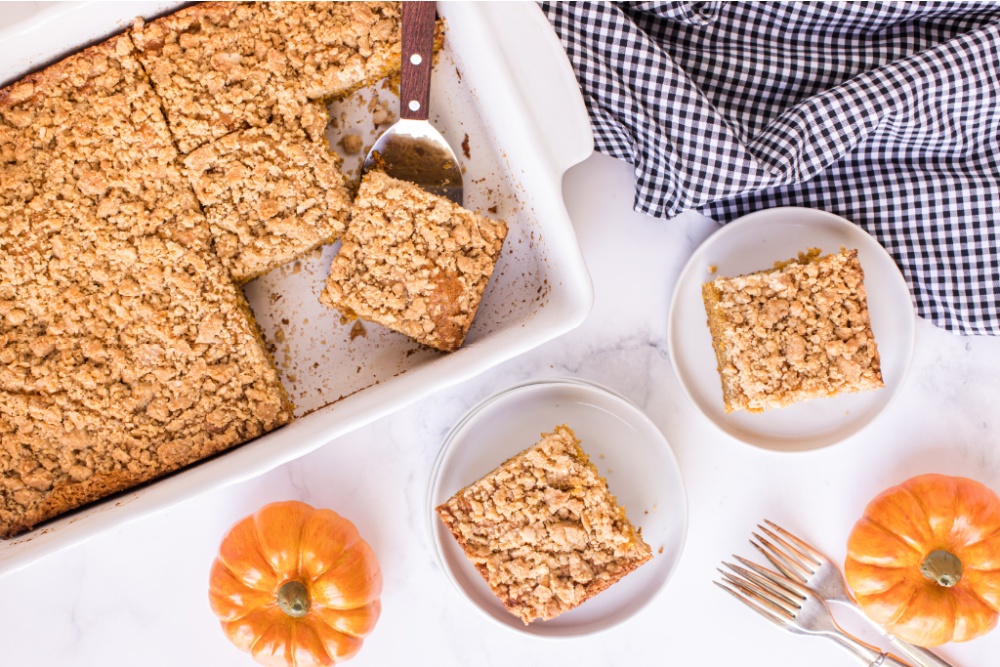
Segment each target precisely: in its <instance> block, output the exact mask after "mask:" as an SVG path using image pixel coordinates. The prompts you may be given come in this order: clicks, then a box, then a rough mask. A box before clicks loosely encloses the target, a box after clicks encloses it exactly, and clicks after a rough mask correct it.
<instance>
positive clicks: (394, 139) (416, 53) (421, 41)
mask: <svg viewBox="0 0 1000 667" xmlns="http://www.w3.org/2000/svg"><path fill="white" fill-rule="evenodd" d="M435 5H436V3H434V2H404V3H403V20H402V30H403V38H402V55H403V64H402V69H401V73H400V81H399V106H400V108H399V120H398V121H397V122H396V123H395V124H393V125H392V126H391V127H390V128H389V129H388V130H386V131H385V132H383V133H382V135H381V136H380V137H379V138H378V139H377V140H376V141H375V145H374V146H372V149H371V150H370V151H369V152H368V155H367V156H365V160H364V162H363V163H362V165H361V173H362V174H364V173H366V172H368V171H369V170H371V169H381V170H382V171H384V172H385V173H386V174H388V175H389V176H392V177H393V178H398V179H400V180H404V181H410V182H412V183H416V184H417V185H419V186H420V187H421V188H422V189H424V190H426V191H428V192H431V193H433V194H436V195H441V196H443V197H447V198H448V199H450V200H452V201H453V202H455V203H456V204H459V205H461V204H462V196H463V195H462V167H461V165H460V163H459V161H458V157H457V156H456V155H455V151H454V150H452V148H451V146H450V145H449V144H448V141H447V140H446V139H445V138H444V137H443V136H441V133H440V132H438V131H437V129H435V128H434V126H433V125H431V123H430V121H429V120H428V102H429V101H430V92H431V61H432V56H433V51H434V14H435Z"/></svg>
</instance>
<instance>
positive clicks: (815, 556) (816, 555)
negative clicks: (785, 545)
mask: <svg viewBox="0 0 1000 667" xmlns="http://www.w3.org/2000/svg"><path fill="white" fill-rule="evenodd" d="M764 523H766V524H767V525H768V526H770V527H771V529H772V530H773V531H774V532H775V533H778V534H779V535H780V536H781V537H783V538H785V540H787V541H788V542H793V543H795V546H797V547H798V548H799V550H800V551H801V552H802V553H803V554H805V555H807V556H809V557H810V558H811V559H812V560H813V561H815V562H816V564H817V565H821V564H822V563H823V561H826V560H829V558H827V557H826V556H824V555H823V554H822V553H820V552H819V551H817V550H816V549H814V548H812V547H811V546H809V545H808V544H806V543H805V542H803V541H802V540H801V539H799V538H798V537H796V536H795V535H792V534H791V533H789V532H788V531H787V530H785V529H784V528H782V527H781V526H779V525H778V524H776V523H774V522H773V521H771V520H770V519H764ZM761 529H762V530H767V529H766V528H764V527H763V526H761ZM775 537H776V538H777V535H775ZM778 539H780V538H778ZM789 546H791V545H789Z"/></svg>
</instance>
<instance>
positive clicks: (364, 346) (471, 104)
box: [244, 46, 549, 416]
mask: <svg viewBox="0 0 1000 667" xmlns="http://www.w3.org/2000/svg"><path fill="white" fill-rule="evenodd" d="M373 101H374V104H373ZM376 105H381V106H383V107H387V108H388V110H389V111H390V112H391V114H392V117H393V118H397V117H398V115H399V97H398V96H397V94H396V93H395V92H394V87H392V86H389V85H388V84H387V83H386V82H381V83H378V84H376V85H374V86H371V87H368V88H365V89H362V90H360V91H358V92H356V93H354V94H353V95H351V96H349V97H347V98H345V99H342V100H338V101H335V102H333V103H332V104H331V105H330V116H331V119H332V122H331V124H330V127H329V128H328V132H327V137H328V139H329V141H330V146H331V148H332V149H333V150H336V151H337V152H339V153H340V154H341V155H343V156H344V158H345V159H344V165H343V169H344V171H345V173H346V174H347V175H348V178H349V179H351V180H355V181H356V180H357V177H358V174H359V169H360V163H361V159H362V157H363V156H364V153H365V152H366V151H367V149H368V148H369V147H370V146H371V145H372V144H373V143H374V140H375V138H376V137H377V136H378V134H379V133H380V132H382V131H383V130H385V129H387V128H388V127H389V124H388V123H386V124H383V125H380V126H378V128H376V127H375V123H374V121H373V107H374V106H376ZM430 110H431V118H430V120H431V123H432V124H433V125H434V126H435V127H436V128H438V129H439V130H440V131H441V133H442V134H443V135H444V136H445V138H447V139H448V142H449V143H450V144H451V145H452V147H453V148H454V150H455V153H456V154H457V155H458V156H459V159H460V160H461V161H462V166H463V171H464V186H465V207H466V208H469V209H471V210H473V211H477V212H479V213H482V214H483V215H486V216H488V217H492V218H495V219H500V220H504V221H506V222H507V224H508V227H509V232H508V235H507V239H506V241H505V242H504V247H503V250H502V251H501V254H500V258H499V260H498V261H497V266H496V270H495V271H494V273H493V277H492V278H491V280H490V283H489V286H488V287H487V289H486V292H485V293H484V295H483V300H482V302H481V304H480V306H479V310H478V312H477V313H476V318H475V320H474V321H473V324H472V327H471V329H470V330H469V334H468V336H467V338H466V342H465V345H466V346H469V345H474V344H475V343H476V341H479V340H482V339H483V338H485V337H488V336H490V335H491V334H493V333H495V332H498V331H500V330H504V329H512V328H517V327H520V326H522V325H523V324H524V323H525V322H527V321H528V320H530V319H531V318H532V317H533V316H534V315H535V314H536V313H537V312H538V310H539V309H541V308H542V307H543V306H544V304H545V303H546V301H547V299H548V297H549V281H548V279H547V276H546V272H547V270H548V268H547V262H546V260H545V250H544V246H543V244H542V243H541V234H540V231H539V229H538V228H537V224H536V221H535V220H534V218H533V215H532V210H531V209H530V207H529V206H528V204H527V202H526V201H525V200H526V199H527V196H526V195H525V194H524V192H523V191H522V190H520V189H519V188H517V187H516V186H515V185H514V184H513V178H512V176H511V174H510V173H509V167H508V166H507V164H506V162H505V159H504V154H503V149H502V147H500V146H497V145H496V142H495V140H494V138H493V135H492V133H491V132H490V130H489V128H488V127H487V125H486V123H485V122H484V120H483V118H482V117H481V115H480V113H479V111H478V110H477V108H476V101H475V99H474V97H473V95H472V94H471V93H470V92H469V91H468V90H467V88H466V87H465V86H464V85H463V83H462V74H461V67H460V65H458V64H457V63H456V61H455V58H454V57H453V55H452V54H451V52H450V51H449V50H448V49H447V46H446V48H445V50H444V51H443V52H442V53H440V54H438V56H437V62H436V64H435V67H434V73H433V80H432V85H431V103H430ZM348 135H356V136H359V137H360V138H361V141H362V145H363V149H362V151H361V152H360V153H358V154H356V155H346V154H345V151H344V150H343V146H342V144H341V140H342V139H343V138H344V137H345V136H348ZM339 247H340V246H339V244H337V243H335V244H332V245H329V246H325V247H323V248H320V249H317V250H316V251H314V252H313V253H311V254H309V255H308V256H307V257H304V258H301V259H299V260H297V261H295V262H293V263H291V264H288V265H286V266H283V267H280V268H278V269H276V270H274V271H271V272H270V273H269V274H267V275H265V276H262V277H261V278H258V279H257V280H254V281H252V282H250V283H249V284H247V285H246V287H245V288H244V290H245V292H246V295H247V299H248V300H249V302H250V306H251V308H252V309H253V313H254V316H255V317H256V319H257V321H258V323H259V324H260V327H261V330H262V331H263V333H264V337H265V339H266V340H267V343H268V347H269V348H270V349H271V352H272V354H273V356H274V360H275V362H276V364H277V366H278V369H279V371H280V372H281V381H282V383H283V384H284V386H285V388H286V390H287V391H288V393H289V396H290V397H291V399H292V401H293V402H294V403H295V412H296V415H297V416H302V415H304V414H307V413H309V412H312V411H315V410H317V409H318V408H321V407H323V406H325V405H329V404H331V403H335V402H336V401H338V400H340V399H342V398H344V397H347V396H350V395H352V394H355V393H357V392H359V391H361V390H363V389H366V388H369V387H372V386H374V385H377V384H381V383H383V382H385V381H387V380H389V379H390V378H393V377H395V376H397V375H399V374H401V373H405V372H406V371H408V370H410V369H413V368H416V367H418V366H422V365H425V364H428V363H433V361H434V360H435V359H437V358H439V357H441V356H442V355H443V354H444V353H441V352H437V351H434V350H431V349H429V348H426V347H423V346H421V345H419V344H417V343H416V342H414V341H413V340H411V339H410V338H407V337H406V336H404V335H402V334H399V333H396V332H393V331H390V330H388V329H386V328H385V327H382V326H380V325H377V324H373V323H371V322H362V321H357V320H356V321H345V320H344V319H343V318H342V317H341V314H340V313H339V312H338V311H335V310H331V309H329V308H327V307H325V306H323V305H321V304H320V302H319V294H320V292H321V291H322V290H323V284H324V281H325V280H326V276H327V275H328V274H329V272H330V262H331V260H332V259H333V257H334V255H335V254H336V252H337V250H338V249H339ZM460 352H461V351H459V353H460ZM452 354H457V353H452Z"/></svg>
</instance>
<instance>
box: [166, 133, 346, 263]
mask: <svg viewBox="0 0 1000 667" xmlns="http://www.w3.org/2000/svg"><path fill="white" fill-rule="evenodd" d="M184 165H185V166H186V167H187V170H188V176H189V177H190V179H191V185H192V186H193V187H194V191H195V193H197V195H198V199H199V201H200V202H201V204H202V207H203V209H204V212H205V217H206V218H207V219H208V224H209V226H210V228H211V231H212V237H213V239H214V242H215V251H216V252H217V253H218V255H219V257H221V258H222V260H223V263H225V264H226V266H227V267H228V268H229V270H230V272H231V274H232V276H233V279H234V280H236V281H237V282H239V283H245V282H247V281H249V280H252V279H253V278H256V277H257V276H259V275H262V274H264V273H266V272H267V271H268V270H270V269H272V268H274V267H275V266H278V265H280V264H284V263H286V262H289V261H291V260H293V259H294V258H296V257H299V256H301V255H303V254H305V253H306V252H308V251H310V250H312V249H313V248H315V247H317V246H319V245H322V244H324V243H330V242H331V241H333V240H335V239H336V238H338V237H339V236H340V235H341V234H343V233H344V230H345V229H346V227H347V218H348V215H349V213H350V196H349V195H348V192H347V185H346V182H345V179H344V176H343V174H342V173H341V171H340V168H339V167H340V158H339V156H337V154H336V153H331V152H330V151H328V150H326V146H325V144H323V143H320V142H314V141H312V140H310V139H309V138H308V137H307V136H306V135H305V134H304V133H303V132H302V131H301V130H298V131H295V130H289V129H287V128H284V127H281V126H280V125H274V124H272V125H267V126H265V127H262V128H251V129H248V130H241V131H237V132H233V133H231V134H227V135H226V136H224V137H223V138H221V139H219V140H217V141H215V142H212V143H210V144H207V145H205V146H202V147H201V148H199V149H197V150H195V151H194V152H193V153H191V154H190V155H188V156H187V157H186V158H185V160H184Z"/></svg>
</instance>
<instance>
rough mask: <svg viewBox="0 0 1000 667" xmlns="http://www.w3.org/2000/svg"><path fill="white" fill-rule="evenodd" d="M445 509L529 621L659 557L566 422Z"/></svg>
mask: <svg viewBox="0 0 1000 667" xmlns="http://www.w3.org/2000/svg"><path fill="white" fill-rule="evenodd" d="M435 510H436V511H437V513H438V516H439V517H440V518H441V520H442V521H443V522H444V523H445V525H446V526H447V527H448V529H449V530H450V531H451V533H452V535H453V536H454V537H455V540H457V541H458V544H459V545H460V546H461V547H462V549H463V551H465V555H466V556H467V557H468V559H469V561H470V562H472V564H473V565H474V566H475V567H476V569H477V570H478V571H479V573H480V574H481V575H482V576H483V578H484V579H485V580H486V582H487V583H488V584H489V586H490V588H491V589H492V590H493V593H494V594H496V596H497V598H498V599H499V600H500V601H501V602H502V603H503V605H504V607H506V608H507V610H508V611H509V612H510V613H512V614H514V615H515V616H517V617H518V618H520V619H521V620H522V621H523V622H524V623H525V625H527V624H528V623H531V622H532V621H534V620H537V619H542V620H548V619H552V618H555V617H556V616H558V615H559V614H561V613H563V612H565V611H568V610H570V609H573V608H574V607H577V606H579V605H580V604H582V603H583V602H585V601H587V600H589V599H590V598H592V597H594V596H595V595H597V594H598V593H600V592H601V591H603V590H605V589H607V588H608V587H609V586H611V585H612V584H614V583H616V582H617V581H619V580H620V579H621V578H622V577H624V576H625V575H626V574H628V573H629V572H631V571H633V570H635V569H636V568H637V567H639V566H640V565H642V564H643V563H645V562H646V561H648V560H649V559H650V558H652V557H653V554H652V550H651V549H650V548H649V545H648V544H646V542H645V541H643V539H642V535H641V532H640V531H639V530H637V529H636V528H635V527H633V525H632V524H631V523H630V522H629V520H628V518H627V517H626V516H625V509H624V508H623V507H621V506H620V505H619V504H618V501H617V500H616V498H615V497H614V496H613V495H612V494H611V492H610V491H609V490H608V486H607V483H606V481H605V480H604V479H603V478H602V477H601V476H600V474H599V473H598V471H597V468H596V467H595V466H594V464H593V463H591V462H590V459H589V457H588V456H587V454H586V453H584V451H583V450H582V449H581V448H580V441H579V440H578V439H577V437H576V435H575V434H574V433H573V431H572V429H570V428H569V427H568V426H566V425H565V424H564V425H561V426H557V427H556V428H555V429H554V430H553V431H552V432H551V433H543V434H542V436H541V440H539V441H538V442H537V443H536V444H535V445H533V446H531V447H529V448H528V449H526V450H524V451H523V452H521V453H520V454H518V455H517V456H514V457H513V458H511V459H509V460H508V461H506V462H505V463H503V464H502V465H501V466H500V467H498V468H497V469H495V470H493V471H492V472H490V473H489V474H487V475H486V476H485V477H483V478H482V479H480V480H479V481H477V482H474V483H472V484H470V485H469V486H467V487H465V488H464V489H462V490H460V491H459V492H458V493H456V494H455V495H454V496H452V497H451V498H449V499H448V501H447V502H445V503H443V504H442V505H440V506H438V507H437V508H435Z"/></svg>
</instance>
